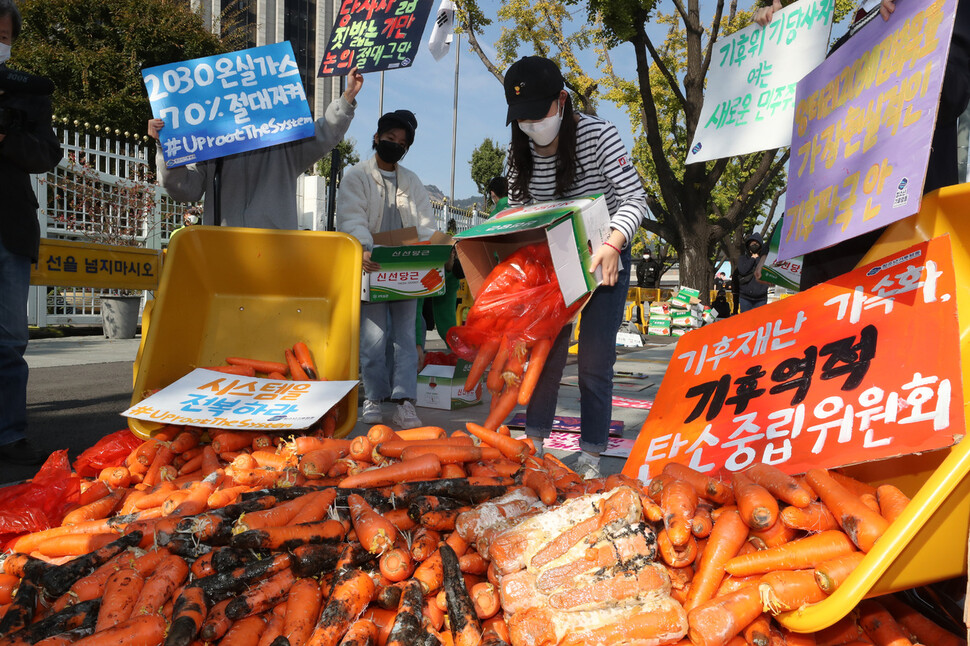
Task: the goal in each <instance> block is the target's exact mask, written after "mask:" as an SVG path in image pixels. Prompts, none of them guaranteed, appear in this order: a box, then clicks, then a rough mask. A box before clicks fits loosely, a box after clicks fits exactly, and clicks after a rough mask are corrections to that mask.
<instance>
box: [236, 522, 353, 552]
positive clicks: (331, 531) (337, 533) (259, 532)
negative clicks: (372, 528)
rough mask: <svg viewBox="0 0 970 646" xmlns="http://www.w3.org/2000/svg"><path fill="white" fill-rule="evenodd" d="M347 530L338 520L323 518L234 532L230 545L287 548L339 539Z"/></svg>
mask: <svg viewBox="0 0 970 646" xmlns="http://www.w3.org/2000/svg"><path fill="white" fill-rule="evenodd" d="M346 534H347V530H346V528H345V527H344V526H343V524H342V523H341V522H340V521H338V520H323V521H320V522H316V523H303V524H301V525H284V526H282V527H264V528H262V529H253V530H250V531H248V532H242V533H240V534H236V535H235V536H233V537H232V539H231V540H230V545H232V546H233V547H238V548H242V549H270V550H273V549H282V548H286V549H289V548H290V547H293V546H297V545H303V544H306V543H321V542H333V541H339V540H342V539H343V538H344V536H346Z"/></svg>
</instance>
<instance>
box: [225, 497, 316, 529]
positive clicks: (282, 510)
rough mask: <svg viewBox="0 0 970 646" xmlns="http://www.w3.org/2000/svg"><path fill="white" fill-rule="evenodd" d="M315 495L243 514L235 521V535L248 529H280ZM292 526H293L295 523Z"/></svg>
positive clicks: (289, 522)
mask: <svg viewBox="0 0 970 646" xmlns="http://www.w3.org/2000/svg"><path fill="white" fill-rule="evenodd" d="M317 493H318V492H313V493H308V494H304V495H302V496H299V497H297V498H294V499H293V500H288V501H286V502H283V503H277V504H275V505H273V506H272V507H270V508H268V509H262V510H259V511H253V512H249V513H245V514H243V515H241V516H240V517H239V519H238V520H237V521H236V526H235V528H234V529H235V531H236V532H237V533H239V532H245V531H248V530H250V529H262V528H264V527H282V526H283V525H287V524H291V521H292V520H293V517H294V516H296V514H297V513H298V512H299V511H300V510H301V509H303V506H304V505H306V504H307V502H308V500H309V498H310V496H314V495H316V494H317ZM304 522H306V521H304ZM292 524H294V525H295V524H297V523H292Z"/></svg>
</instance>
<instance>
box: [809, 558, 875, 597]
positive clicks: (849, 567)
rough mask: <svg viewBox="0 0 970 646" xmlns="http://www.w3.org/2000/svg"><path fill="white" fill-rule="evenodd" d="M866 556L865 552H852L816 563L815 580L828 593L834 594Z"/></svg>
mask: <svg viewBox="0 0 970 646" xmlns="http://www.w3.org/2000/svg"><path fill="white" fill-rule="evenodd" d="M865 556H866V555H865V554H864V553H863V552H851V553H849V554H845V555H843V556H837V557H835V558H832V559H826V560H824V561H822V562H821V563H818V564H816V565H815V582H816V583H818V587H820V588H821V589H822V590H824V591H825V592H826V593H828V594H832V593H833V592H835V589H836V588H838V587H839V586H840V585H842V582H843V581H845V580H846V579H847V578H848V576H849V575H850V574H852V571H853V570H855V569H856V568H857V567H858V566H859V563H861V562H862V559H864V558H865Z"/></svg>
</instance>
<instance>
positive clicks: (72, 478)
mask: <svg viewBox="0 0 970 646" xmlns="http://www.w3.org/2000/svg"><path fill="white" fill-rule="evenodd" d="M80 492H81V480H80V478H78V477H77V476H76V475H75V474H74V473H72V472H71V462H70V460H68V459H67V449H63V450H61V451H55V452H54V453H51V455H50V457H49V458H47V461H46V462H44V465H43V466H42V467H41V468H40V470H39V471H38V472H37V475H35V476H34V477H33V479H32V480H30V482H25V483H23V484H18V485H11V486H9V487H4V488H3V489H0V544H6V543H7V542H9V541H10V540H11V539H14V538H16V537H17V536H20V535H21V534H28V533H31V532H39V531H41V530H43V529H49V528H51V527H56V526H58V525H60V524H61V521H62V520H63V519H64V514H65V513H66V512H67V509H68V508H69V507H70V506H71V505H73V504H75V503H77V501H78V496H79V495H80Z"/></svg>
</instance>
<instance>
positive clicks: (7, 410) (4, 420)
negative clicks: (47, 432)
mask: <svg viewBox="0 0 970 646" xmlns="http://www.w3.org/2000/svg"><path fill="white" fill-rule="evenodd" d="M29 286H30V258H27V257H26V256H19V255H17V254H13V253H10V252H9V251H7V248H6V247H4V246H3V243H2V242H0V446H3V445H5V444H12V443H13V442H16V441H17V440H20V439H23V438H24V437H26V432H27V362H26V361H24V352H25V351H26V350H27V339H28V334H27V288H28V287H29Z"/></svg>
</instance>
